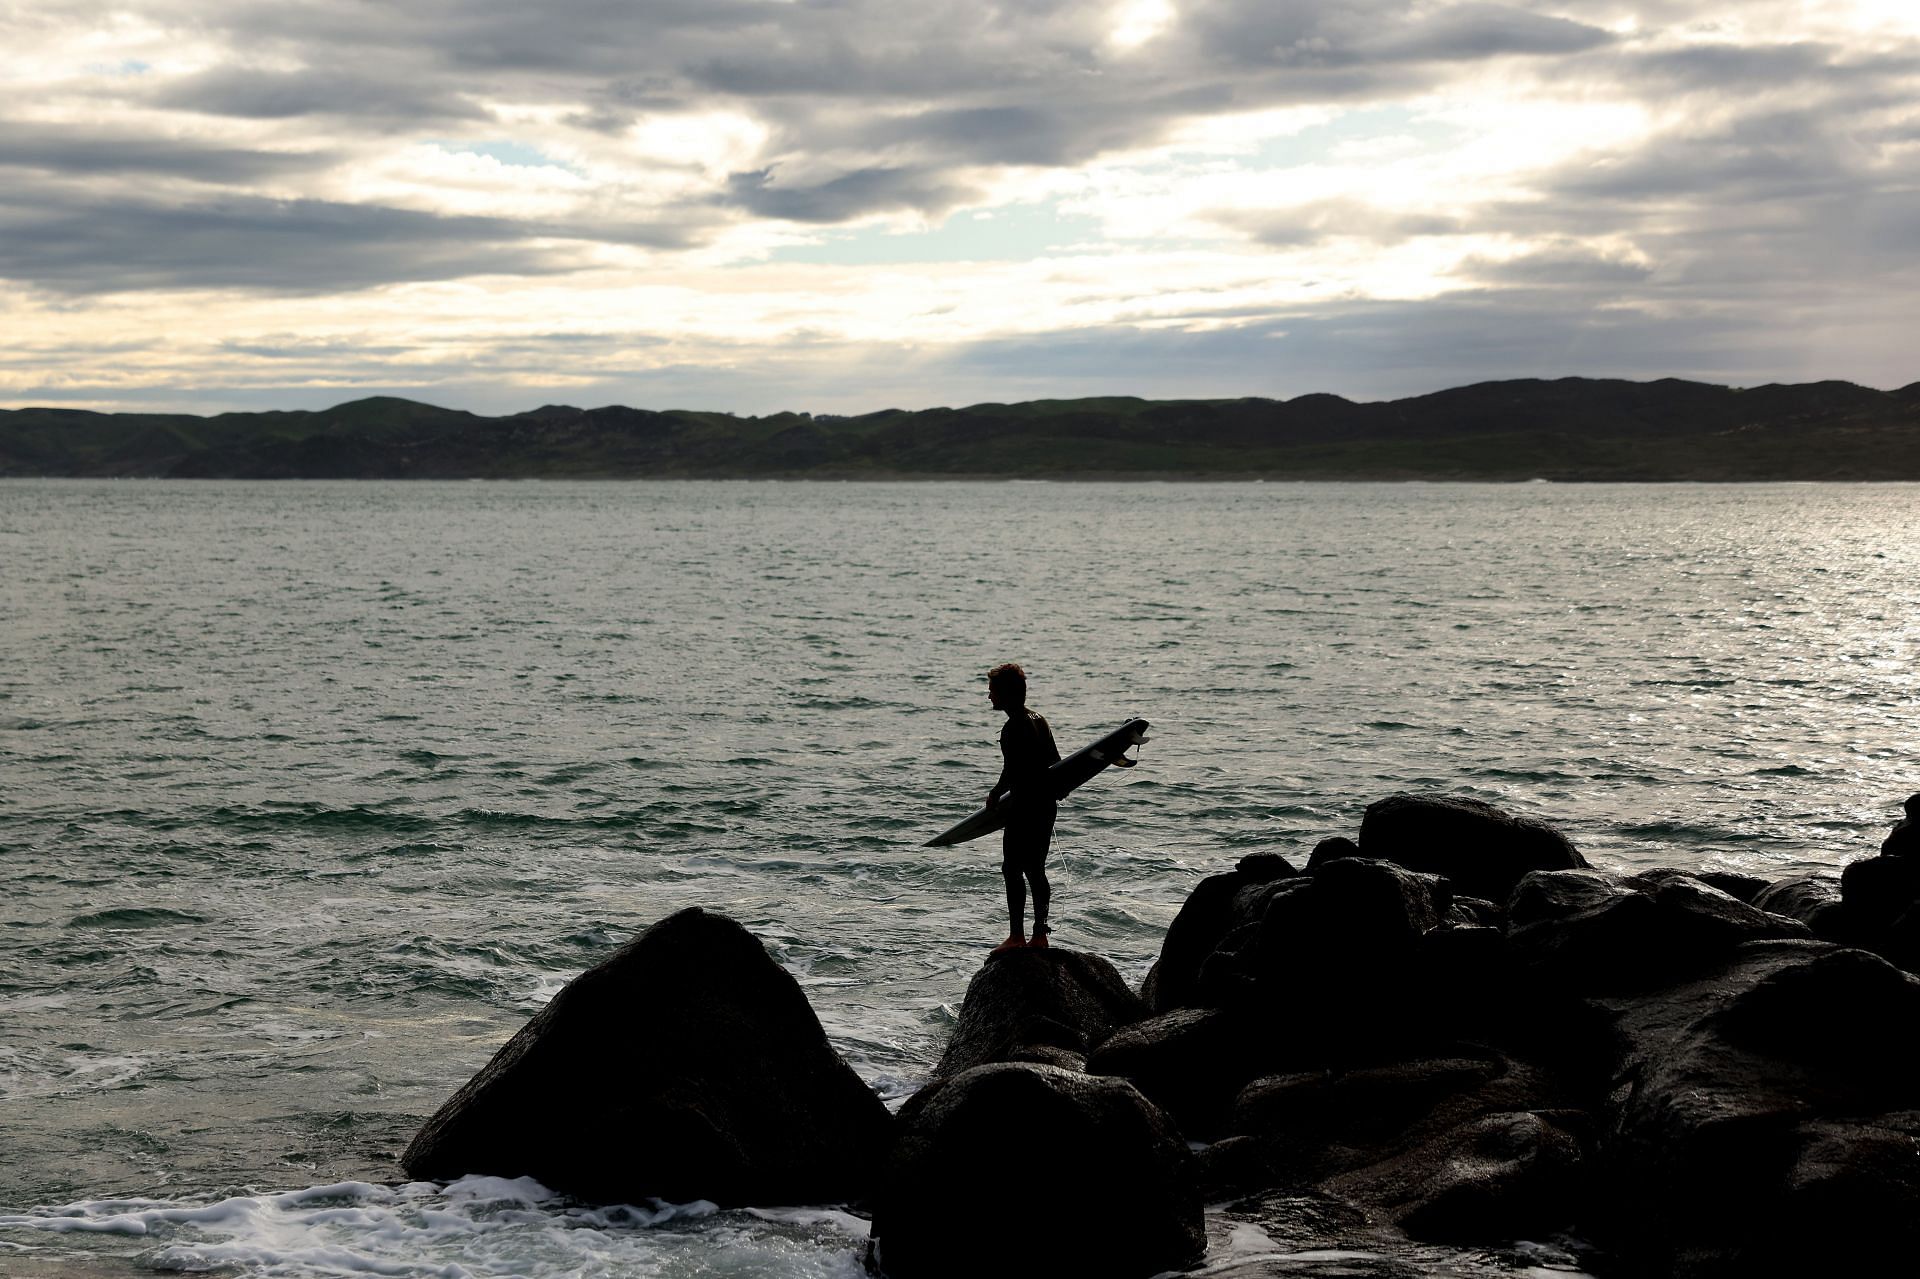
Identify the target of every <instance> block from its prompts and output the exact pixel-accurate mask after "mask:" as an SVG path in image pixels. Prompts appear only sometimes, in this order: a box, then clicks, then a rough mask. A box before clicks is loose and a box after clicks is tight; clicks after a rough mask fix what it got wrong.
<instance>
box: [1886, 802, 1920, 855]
mask: <svg viewBox="0 0 1920 1279" xmlns="http://www.w3.org/2000/svg"><path fill="white" fill-rule="evenodd" d="M1906 809H1907V816H1906V819H1905V820H1904V821H1899V822H1895V823H1894V826H1893V829H1892V830H1890V831H1888V832H1887V838H1886V839H1885V841H1884V842H1882V843H1881V845H1880V855H1881V856H1882V857H1914V856H1920V794H1914V795H1909V796H1907V803H1906Z"/></svg>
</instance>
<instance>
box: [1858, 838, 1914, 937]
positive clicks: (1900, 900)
mask: <svg viewBox="0 0 1920 1279" xmlns="http://www.w3.org/2000/svg"><path fill="white" fill-rule="evenodd" d="M1840 900H1841V901H1842V902H1844V903H1845V904H1846V911H1847V926H1848V927H1849V928H1851V929H1852V930H1853V932H1854V935H1855V936H1856V937H1858V938H1859V939H1860V940H1861V942H1862V943H1863V944H1868V945H1871V944H1872V943H1873V941H1874V940H1875V939H1877V938H1878V937H1879V936H1880V935H1881V934H1882V933H1884V932H1886V930H1887V929H1888V928H1890V927H1892V925H1893V921H1894V920H1896V919H1898V918H1900V916H1902V915H1904V914H1906V913H1907V911H1908V910H1909V909H1911V908H1912V906H1913V904H1914V903H1915V901H1920V858H1917V857H1868V858H1865V859H1864V860H1861V861H1857V862H1850V863H1848V865H1847V868H1846V869H1845V870H1843V871H1841V872H1840Z"/></svg>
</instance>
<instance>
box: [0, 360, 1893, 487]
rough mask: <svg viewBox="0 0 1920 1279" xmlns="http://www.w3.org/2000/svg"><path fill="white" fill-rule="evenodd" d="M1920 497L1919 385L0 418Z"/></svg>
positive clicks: (671, 473)
mask: <svg viewBox="0 0 1920 1279" xmlns="http://www.w3.org/2000/svg"><path fill="white" fill-rule="evenodd" d="M27 475H42V476H168V477H175V478H247V479H288V478H310V479H332V478H355V479H359V478H405V479H469V478H500V479H509V478H536V477H544V478H564V477H579V478H588V477H604V478H645V477H659V478H676V477H678V478H697V477H714V478H718V477H747V476H768V477H772V476H783V477H796V478H819V479H859V478H875V479H878V478H891V477H937V476H955V477H967V476H972V477H1023V476H1024V477H1036V478H1037V477H1047V478H1073V477H1083V478H1090V477H1102V478H1128V477H1136V478H1145V477H1153V476H1196V477H1217V478H1236V477H1238V478H1252V477H1263V478H1274V479H1414V478H1419V479H1485V480H1524V479H1531V478H1543V479H1553V480H1682V479H1689V480H1788V479H1793V480H1829V479H1830V480H1865V479H1900V480H1920V384H1915V385H1913V386H1909V387H1906V388H1904V389H1902V390H1899V391H1876V390H1872V389H1870V388H1867V387H1860V386H1854V385H1852V384H1851V383H1846V382H1820V383H1811V384H1806V385H1797V386H1764V387H1757V388H1753V389H1748V390H1739V389H1733V388H1728V387H1722V386H1712V385H1708V384H1705V383H1698V382H1682V381H1676V380H1665V381H1659V382H1626V381H1609V380H1595V379H1586V378H1564V379H1560V380H1558V381H1538V380H1526V381H1512V382H1487V383H1481V384H1479V385H1476V386H1468V387H1459V388H1456V389H1453V390H1449V391H1442V392H1439V393H1437V394H1434V395H1425V396H1419V397H1415V398H1412V399H1405V400H1394V401H1385V402H1380V403H1364V404H1363V403H1356V402H1354V401H1351V400H1345V399H1341V398H1340V397H1338V396H1334V395H1307V396H1301V397H1299V398H1297V399H1293V400H1265V399H1232V400H1160V401H1155V400H1142V399H1135V398H1130V397H1102V398H1098V399H1084V400H1034V401H1029V402H1026V403H1021V404H976V405H972V406H969V407H966V408H937V409H924V410H919V411H912V412H909V411H903V410H894V409H890V410H883V411H880V412H876V413H868V414H862V415H859V416H852V417H828V416H822V417H818V418H815V417H812V416H810V415H808V414H805V413H780V414H774V415H772V416H768V417H736V416H733V415H730V414H725V413H712V412H689V411H683V410H672V411H667V412H653V411H650V410H645V409H632V408H624V407H619V406H611V407H607V408H597V409H580V408H573V407H570V406H565V405H549V406H547V407H545V408H539V409H534V410H532V411H530V412H526V413H517V414H513V415H511V416H508V417H480V416H477V415H475V414H471V413H464V412H460V411H457V410H453V409H443V408H438V407H436V406H434V405H430V404H420V403H415V402H413V401H411V400H403V399H395V398H391V397H380V398H374V399H365V400H355V401H352V402H350V403H346V404H340V405H336V406H335V407H333V408H330V409H324V410H321V411H318V412H270V413H224V414H220V415H218V416H214V417H194V416H191V415H187V414H140V413H114V414H107V413H91V412H83V411H78V410H73V409H53V408H27V409H17V410H0V476H27Z"/></svg>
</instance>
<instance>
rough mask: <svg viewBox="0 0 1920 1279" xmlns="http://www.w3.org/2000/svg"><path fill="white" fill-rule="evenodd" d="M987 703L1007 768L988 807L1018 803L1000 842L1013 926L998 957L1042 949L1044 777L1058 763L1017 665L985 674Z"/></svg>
mask: <svg viewBox="0 0 1920 1279" xmlns="http://www.w3.org/2000/svg"><path fill="white" fill-rule="evenodd" d="M987 700H988V701H990V702H992V703H993V706H994V709H995V710H999V711H1004V712H1005V713H1006V716H1007V722H1006V724H1005V725H1004V726H1002V727H1001V729H1000V754H1001V757H1002V758H1003V759H1004V760H1005V761H1006V762H1005V764H1004V765H1003V766H1002V768H1001V769H1000V780H999V781H997V782H995V783H994V784H993V789H992V790H990V791H988V792H987V807H988V808H992V807H993V806H994V805H996V804H998V803H999V802H1000V801H1001V799H1002V798H1003V797H1004V796H1006V795H1007V794H1008V793H1009V792H1015V793H1017V794H1018V796H1019V797H1020V798H1019V801H1018V809H1017V811H1015V812H1014V813H1013V814H1012V815H1011V816H1010V817H1009V818H1008V819H1007V825H1006V829H1005V831H1004V833H1003V834H1002V836H1001V844H1000V849H1001V861H1000V874H1001V876H1002V877H1003V878H1005V880H1006V881H1007V918H1008V919H1009V921H1011V925H1012V926H1011V928H1010V929H1009V930H1008V932H1007V939H1006V940H1005V941H1003V942H1001V943H1000V944H999V945H998V946H995V947H994V948H993V949H994V953H995V954H998V953H999V952H1000V951H1003V950H1014V949H1017V948H1019V947H1021V946H1045V945H1046V944H1047V932H1048V928H1047V907H1048V905H1049V904H1050V903H1051V902H1052V900H1053V886H1052V885H1051V884H1049V883H1048V882H1047V847H1048V845H1050V844H1051V843H1052V842H1053V821H1054V817H1055V815H1056V814H1057V813H1058V812H1059V805H1058V804H1057V803H1055V802H1054V799H1053V796H1052V795H1050V794H1048V793H1047V788H1046V771H1047V769H1048V768H1049V767H1051V766H1052V765H1054V764H1057V763H1059V762H1060V751H1059V748H1057V747H1056V746H1054V744H1053V730H1052V729H1050V728H1048V727H1047V721H1046V717H1045V716H1043V715H1040V714H1039V713H1037V712H1035V711H1032V710H1029V709H1028V708H1027V673H1026V672H1025V671H1024V670H1022V669H1020V667H1019V666H1018V665H1016V664H1015V663H1013V662H1005V663H1003V664H1001V665H999V666H996V667H994V668H993V669H992V670H990V671H988V672H987ZM1029 884H1031V885H1032V886H1033V940H1032V941H1031V942H1029V941H1028V940H1027V933H1026V930H1025V919H1026V913H1027V886H1028V885H1029Z"/></svg>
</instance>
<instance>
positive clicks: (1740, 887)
mask: <svg viewBox="0 0 1920 1279" xmlns="http://www.w3.org/2000/svg"><path fill="white" fill-rule="evenodd" d="M1683 873H1688V874H1691V875H1692V876H1693V878H1695V879H1697V880H1699V881H1700V882H1701V883H1703V884H1705V885H1706V886H1707V887H1708V888H1717V889H1719V890H1720V891H1721V892H1723V893H1725V894H1726V895H1727V896H1729V897H1738V898H1739V899H1740V900H1741V901H1743V902H1748V903H1751V902H1752V901H1753V899H1754V898H1755V897H1756V896H1758V895H1759V893H1760V892H1761V890H1762V889H1764V888H1766V887H1767V885H1768V884H1770V883H1772V882H1773V881H1772V880H1770V879H1763V878H1762V877H1761V876H1759V875H1743V874H1741V873H1740V872H1739V871H1732V870H1703V871H1692V872H1683ZM1802 922H1804V921H1802Z"/></svg>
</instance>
